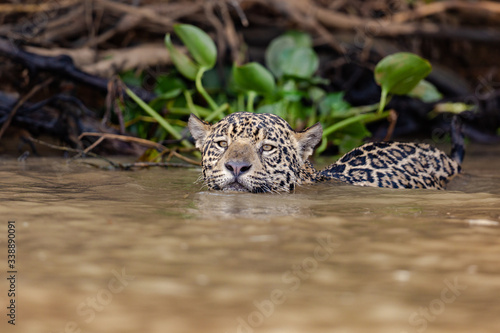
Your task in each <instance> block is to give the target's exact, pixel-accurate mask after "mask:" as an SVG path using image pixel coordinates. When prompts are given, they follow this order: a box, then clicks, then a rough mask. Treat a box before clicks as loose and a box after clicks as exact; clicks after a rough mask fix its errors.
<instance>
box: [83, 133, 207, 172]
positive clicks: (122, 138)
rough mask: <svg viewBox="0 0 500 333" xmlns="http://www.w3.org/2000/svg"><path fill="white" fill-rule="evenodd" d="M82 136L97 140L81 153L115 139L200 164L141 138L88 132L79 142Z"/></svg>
mask: <svg viewBox="0 0 500 333" xmlns="http://www.w3.org/2000/svg"><path fill="white" fill-rule="evenodd" d="M84 136H98V137H99V140H97V141H96V142H94V143H93V144H92V145H91V146H90V147H88V148H87V149H85V151H84V152H83V153H85V154H86V153H88V151H90V150H92V149H93V148H95V147H96V146H97V145H98V144H99V143H101V142H102V141H103V140H104V139H115V140H120V141H125V142H134V143H137V144H139V145H141V146H146V147H150V148H155V149H157V150H158V151H160V152H161V153H162V155H163V154H172V155H173V156H175V157H177V158H178V159H180V160H183V161H184V162H187V163H190V164H193V165H201V164H200V162H198V161H195V160H193V159H190V158H189V157H185V156H183V155H181V154H179V153H178V152H177V151H175V150H172V149H169V148H167V147H165V146H164V145H161V144H159V143H156V142H153V141H149V140H146V139H141V138H135V137H132V136H126V135H119V134H109V133H90V132H84V133H82V134H80V136H79V138H78V139H79V140H81V139H82V138H83V137H84Z"/></svg>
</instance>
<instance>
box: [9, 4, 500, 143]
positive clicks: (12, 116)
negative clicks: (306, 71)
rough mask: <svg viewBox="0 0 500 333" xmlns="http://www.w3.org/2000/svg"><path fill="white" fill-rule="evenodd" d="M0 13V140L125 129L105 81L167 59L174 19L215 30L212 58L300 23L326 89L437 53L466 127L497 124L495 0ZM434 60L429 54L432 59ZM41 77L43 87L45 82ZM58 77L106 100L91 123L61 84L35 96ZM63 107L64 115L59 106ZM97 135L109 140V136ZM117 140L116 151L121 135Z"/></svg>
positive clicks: (498, 15) (234, 57)
mask: <svg viewBox="0 0 500 333" xmlns="http://www.w3.org/2000/svg"><path fill="white" fill-rule="evenodd" d="M0 15H2V18H3V20H2V24H1V25H0V60H7V59H8V60H9V61H10V62H4V67H3V68H2V71H1V72H0V77H3V80H2V82H3V84H2V86H3V87H6V86H7V87H8V89H5V90H6V91H18V95H19V96H21V97H18V98H17V99H16V98H14V99H13V97H12V95H7V94H4V95H5V96H3V97H2V98H3V99H5V98H7V99H8V100H9V101H5V103H4V104H3V107H0V126H2V127H1V128H0V137H2V136H3V135H4V133H5V130H6V129H8V128H9V127H10V126H14V127H21V128H24V129H27V130H28V131H29V132H30V133H43V134H49V135H51V136H54V137H56V138H58V139H59V140H61V141H62V142H64V143H65V144H68V145H70V146H72V147H76V149H83V150H84V149H85V147H87V148H89V147H92V149H93V147H96V146H98V147H97V148H104V147H105V146H103V143H102V142H97V143H96V141H94V140H93V139H92V140H91V137H90V136H87V137H86V138H85V139H84V141H83V142H82V141H81V140H80V139H78V137H79V136H80V135H81V134H82V133H83V132H85V131H87V130H88V129H92V131H99V132H103V133H107V134H113V135H117V134H121V135H122V134H124V132H125V128H124V125H123V122H122V119H121V115H120V114H118V118H119V120H120V124H119V127H120V128H119V130H116V129H114V128H111V127H109V126H107V125H109V124H108V120H109V119H110V114H111V112H112V110H111V109H112V108H113V105H112V103H110V102H109V101H110V99H113V98H115V97H117V96H115V95H114V94H116V93H119V91H118V90H116V89H115V88H114V87H115V86H116V85H114V83H113V82H114V81H113V80H114V79H113V78H114V77H115V76H116V74H118V73H120V72H123V71H125V70H138V71H140V70H148V72H151V75H152V76H153V77H154V75H156V74H158V72H159V71H160V72H161V71H164V70H165V68H167V67H168V66H170V65H171V64H170V59H169V56H168V53H167V52H166V50H165V48H164V44H163V37H164V35H165V33H169V32H172V30H173V25H174V24H176V23H179V22H183V23H190V24H195V25H197V26H199V27H201V28H202V29H204V30H205V31H207V32H208V33H209V34H210V35H211V36H212V37H213V39H214V40H215V41H216V44H217V48H218V51H219V52H218V55H219V64H230V63H233V62H236V63H242V62H245V61H249V60H257V61H262V59H263V49H264V48H265V46H267V45H268V43H269V42H270V40H271V39H272V38H274V37H275V36H277V35H279V34H280V33H282V32H284V31H286V30H289V29H300V30H305V31H307V32H309V33H310V34H311V35H312V37H313V40H314V43H315V45H316V46H317V47H318V51H319V52H320V55H321V56H322V58H324V59H326V61H325V63H326V65H325V66H324V68H321V69H320V70H321V71H323V72H322V73H320V74H321V75H323V76H327V77H328V75H332V76H333V78H334V79H332V81H333V88H334V89H342V90H347V92H348V94H349V91H350V90H349V89H351V88H353V87H355V86H356V85H359V82H360V80H365V78H364V76H363V75H361V74H360V73H362V72H363V71H365V70H366V69H367V68H368V69H370V68H373V64H374V63H375V62H376V61H378V60H379V59H380V58H381V57H382V56H384V55H386V54H387V53H391V52H394V51H396V50H410V51H413V52H416V53H421V52H422V53H425V54H424V56H425V55H428V56H429V55H434V54H439V55H440V57H441V58H442V59H443V61H442V62H443V63H444V64H445V65H448V66H450V68H449V69H450V70H451V71H453V72H455V77H452V78H451V79H450V78H446V77H444V79H443V76H442V75H440V72H439V71H436V73H434V74H433V76H432V77H431V78H430V79H431V80H433V82H434V83H437V85H438V86H439V88H440V90H441V91H443V92H445V94H447V95H446V96H447V97H450V98H455V100H461V101H462V100H465V101H471V100H472V101H473V103H474V104H476V105H477V107H478V110H479V111H481V112H478V113H477V114H475V115H474V116H473V117H472V118H473V119H472V118H471V119H470V120H471V121H470V124H472V125H473V127H470V128H469V132H470V133H471V134H472V135H473V136H474V135H476V137H478V138H479V137H480V134H481V135H482V138H483V139H485V138H486V139H485V140H489V139H488V138H492V137H493V132H494V130H495V129H496V128H497V127H499V126H500V117H499V116H498V112H497V111H496V110H497V109H498V108H497V105H498V104H499V103H500V100H499V95H500V94H499V91H500V84H498V83H496V82H500V73H499V72H498V71H497V72H495V70H494V68H495V66H496V65H497V64H496V63H495V62H494V59H497V58H498V56H500V54H499V53H498V52H499V51H498V48H497V47H496V45H497V44H498V42H500V28H499V24H498V22H500V4H499V3H497V2H493V1H476V2H474V3H470V2H468V1H455V0H450V1H439V2H431V3H426V2H424V1H420V0H417V1H414V2H405V1H391V0H380V1H370V2H366V1H363V0H350V1H346V0H335V1H326V0H286V1H283V0H182V1H181V0H172V1H168V2H164V1H154V0H153V1H148V2H147V3H145V4H140V5H137V4H135V3H134V4H130V3H125V2H119V1H112V0H99V1H77V0H58V1H49V2H43V3H40V4H34V3H33V4H21V3H19V4H0ZM401 37H404V38H401ZM488 45H492V47H488ZM246 46H248V49H246ZM245 50H247V51H245ZM453 50H456V51H455V52H456V54H454V53H453ZM464 50H470V51H468V52H464ZM431 60H433V59H431ZM439 60H440V58H439V56H438V58H437V59H436V62H437V63H439ZM433 63H434V61H433ZM9 64H11V65H10V66H9ZM467 66H469V68H467ZM23 69H27V72H28V75H26V76H24V77H23V80H19V81H18V82H13V83H12V84H11V86H9V84H8V82H9V80H11V81H12V78H16V77H18V76H19V75H25V74H23V73H24V71H23ZM346 69H347V70H346ZM332 72H333V74H332ZM457 72H458V74H460V75H462V76H463V77H465V78H466V79H467V80H469V83H468V86H467V85H464V84H457V82H460V80H458V79H456V75H457ZM39 74H43V75H39ZM48 79H50V80H51V81H50V82H52V83H50V84H48V83H45V85H44V83H43V82H47V81H46V80H48ZM61 80H67V81H70V82H72V84H73V85H75V86H80V85H86V86H88V87H91V89H92V90H95V91H100V92H101V95H100V96H102V101H100V103H101V105H106V98H107V101H108V102H107V104H108V112H106V114H105V117H104V118H103V119H102V120H99V119H97V118H96V116H95V113H94V112H93V111H91V110H90V109H91V107H89V106H87V105H89V103H88V101H86V100H85V96H78V98H76V97H74V96H71V95H70V94H67V93H65V92H63V91H62V90H63V89H62V88H60V87H59V89H60V91H56V92H55V93H52V95H51V96H49V97H47V96H44V97H43V98H40V94H41V92H42V90H43V92H44V93H46V92H47V90H48V89H47V88H46V87H47V86H50V90H54V88H55V87H57V84H58V83H59V84H60V83H61V82H62V81H61ZM485 81H487V82H485ZM339 82H340V83H339ZM37 87H45V88H44V89H41V88H37ZM56 89H57V88H56ZM133 90H134V92H135V93H136V94H137V95H138V96H139V97H140V98H142V99H143V100H145V101H150V100H152V99H153V98H154V97H155V95H154V93H151V92H150V91H148V90H145V89H141V88H133ZM483 90H486V91H487V92H488V93H487V94H484V93H482V91H483ZM478 91H479V92H478ZM37 92H38V93H37ZM351 95H355V94H354V93H352V94H351ZM358 95H365V93H364V92H361V93H358ZM32 100H35V101H34V102H33V101H32ZM69 104H70V105H71V107H70V108H69V109H68V110H70V111H68V110H63V109H62V108H61V105H65V106H67V105H69ZM426 107H427V108H428V107H429V106H426ZM114 111H115V112H119V111H118V110H116V108H115V110H114ZM402 116H403V117H404V115H402ZM79 117H84V118H83V119H84V120H82V119H80V118H79ZM420 118H421V119H423V117H420ZM90 123H92V125H89V124H90ZM56 126H66V127H65V129H61V128H56ZM397 126H398V125H396V129H395V131H396V132H397ZM465 128H466V129H467V126H466V127H465ZM485 128H487V130H484V129H485ZM391 129H394V128H391ZM474 133H475V134H474ZM485 135H486V137H485ZM102 137H105V136H102ZM108 138H109V137H108ZM94 139H95V138H94ZM101 140H103V141H105V142H106V143H107V144H108V145H109V143H110V142H115V143H117V142H118V141H117V140H105V139H101ZM483 141H484V140H483ZM120 142H121V143H120V144H119V145H118V146H119V147H122V144H124V142H123V141H120ZM130 151H134V149H130Z"/></svg>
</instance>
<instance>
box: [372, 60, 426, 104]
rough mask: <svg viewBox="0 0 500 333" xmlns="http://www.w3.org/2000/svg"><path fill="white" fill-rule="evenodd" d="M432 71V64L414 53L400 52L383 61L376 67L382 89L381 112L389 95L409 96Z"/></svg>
mask: <svg viewBox="0 0 500 333" xmlns="http://www.w3.org/2000/svg"><path fill="white" fill-rule="evenodd" d="M431 71H432V67H431V64H430V63H429V62H428V61H427V60H425V59H422V58H420V57H419V56H417V55H416V54H413V53H408V52H399V53H394V54H391V55H389V56H387V57H385V58H384V59H382V60H381V61H380V62H379V63H378V64H377V66H376V67H375V81H377V83H378V84H379V85H380V86H381V88H382V95H381V98H380V107H379V112H382V109H383V107H384V106H385V101H386V99H387V96H388V95H389V94H395V95H406V94H408V93H409V92H410V91H412V89H413V88H415V87H416V86H417V84H418V83H419V82H420V81H421V80H422V79H423V78H425V77H426V76H427V75H429V73H430V72H431Z"/></svg>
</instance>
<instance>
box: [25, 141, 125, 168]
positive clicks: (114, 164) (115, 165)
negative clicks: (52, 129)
mask: <svg viewBox="0 0 500 333" xmlns="http://www.w3.org/2000/svg"><path fill="white" fill-rule="evenodd" d="M26 139H27V140H29V141H31V142H34V143H38V144H40V145H42V146H46V147H49V148H52V149H56V150H61V151H66V152H72V153H78V154H77V155H76V156H77V157H78V156H80V155H81V153H82V151H81V150H79V149H74V148H69V147H63V146H56V145H53V144H51V143H48V142H45V141H42V140H38V139H35V138H33V137H30V136H28V137H26ZM87 155H89V156H92V157H95V158H100V159H102V160H104V161H106V162H108V163H109V164H111V165H112V166H114V167H117V164H116V163H114V162H113V161H111V160H108V159H107V158H105V157H102V156H100V155H97V154H95V153H92V152H88V153H87Z"/></svg>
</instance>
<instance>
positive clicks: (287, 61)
mask: <svg viewBox="0 0 500 333" xmlns="http://www.w3.org/2000/svg"><path fill="white" fill-rule="evenodd" d="M279 60H280V67H281V71H282V72H283V74H284V75H289V76H293V77H298V78H301V79H309V78H311V77H312V76H313V74H314V72H316V70H317V69H318V66H319V60H318V56H317V55H316V52H314V50H313V49H311V48H310V47H299V48H293V49H286V50H284V51H282V52H281V54H280V56H279Z"/></svg>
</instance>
